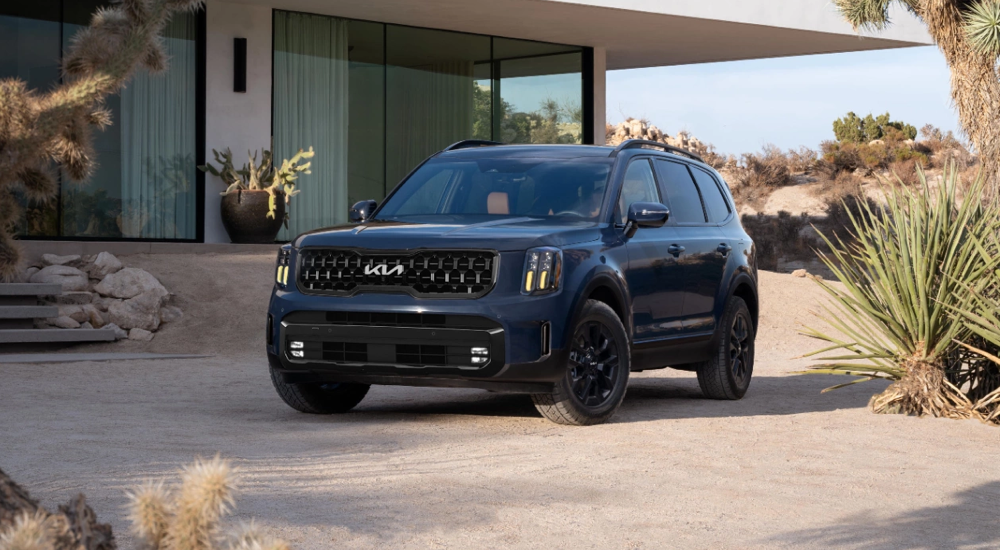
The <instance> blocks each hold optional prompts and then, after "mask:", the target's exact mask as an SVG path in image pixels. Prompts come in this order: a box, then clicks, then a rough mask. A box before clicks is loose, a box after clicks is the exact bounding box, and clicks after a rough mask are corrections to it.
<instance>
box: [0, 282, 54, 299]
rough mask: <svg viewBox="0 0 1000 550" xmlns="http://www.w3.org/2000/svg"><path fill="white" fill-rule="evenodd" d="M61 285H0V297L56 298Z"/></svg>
mask: <svg viewBox="0 0 1000 550" xmlns="http://www.w3.org/2000/svg"><path fill="white" fill-rule="evenodd" d="M59 294H62V285H59V284H41V283H0V296H57V295H59Z"/></svg>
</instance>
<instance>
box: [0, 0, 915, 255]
mask: <svg viewBox="0 0 1000 550" xmlns="http://www.w3.org/2000/svg"><path fill="white" fill-rule="evenodd" d="M104 3H106V2H103V1H100V0H4V1H3V2H0V78H5V77H18V78H21V79H23V80H25V81H27V82H28V84H29V86H30V87H32V88H37V89H45V88H47V87H49V86H51V85H52V84H53V83H55V82H57V81H58V79H59V78H60V74H59V69H58V67H59V62H60V57H61V52H62V51H63V50H64V48H65V46H66V44H67V43H68V41H69V40H70V38H71V37H72V36H73V34H74V32H76V31H77V30H78V29H79V28H80V27H81V26H82V25H86V24H87V23H88V21H89V18H90V14H91V13H93V12H94V11H95V10H96V9H97V8H98V7H99V6H100V5H102V4H104ZM898 15H899V17H898V18H897V20H896V21H895V24H894V25H893V26H892V28H891V29H890V30H889V31H887V32H885V33H883V34H880V35H879V36H878V37H867V38H859V37H858V36H857V35H856V33H855V32H854V31H853V30H852V29H851V28H850V27H849V26H848V25H847V24H846V23H844V22H843V21H842V20H841V18H840V16H839V15H838V14H837V12H836V10H835V8H834V6H833V5H832V2H830V1H829V0H705V1H701V2H691V1H681V0H228V1H222V0H207V3H206V7H205V9H204V10H203V11H202V12H200V13H197V14H190V15H186V16H179V17H176V18H175V19H174V21H173V22H172V23H171V24H170V26H169V28H168V29H167V33H166V34H167V36H166V43H167V47H168V49H169V52H170V55H171V61H170V68H169V70H168V71H167V72H166V73H165V74H162V75H155V76H151V75H148V74H145V73H140V74H139V75H137V76H136V78H135V79H134V81H133V82H132V83H131V84H130V85H129V86H128V87H127V88H126V89H125V90H123V91H122V92H121V94H120V95H119V96H116V97H113V98H111V100H110V101H109V107H111V109H112V110H113V111H114V126H112V127H111V128H109V129H108V130H106V131H104V132H102V133H98V135H97V136H96V148H97V150H98V156H99V162H100V167H99V169H98V170H97V172H96V174H95V175H94V177H93V178H92V179H91V180H90V181H88V182H86V183H83V184H77V183H73V182H70V181H63V183H62V188H61V193H60V197H59V199H58V200H57V201H54V202H53V203H52V204H49V205H47V206H35V205H28V208H27V216H26V219H25V222H24V224H23V226H22V227H21V228H20V229H19V233H20V235H21V236H22V238H25V239H41V240H46V241H85V242H86V241H106V240H112V241H136V242H150V241H154V242H157V241H164V242H190V243H218V242H228V238H227V236H226V233H225V231H224V229H223V227H222V224H221V219H220V216H219V201H220V197H219V192H220V191H222V189H223V185H222V184H221V182H220V181H218V180H217V179H215V178H213V177H211V176H206V175H205V174H203V173H201V172H200V171H198V170H197V169H196V166H197V165H198V164H203V163H204V162H205V160H212V153H211V151H212V149H226V148H229V149H231V150H232V151H233V152H234V154H235V156H236V161H237V164H238V165H239V164H242V162H244V155H245V154H246V151H247V150H248V149H259V148H262V147H268V146H270V145H271V144H272V143H273V145H274V147H275V150H276V156H278V157H279V158H281V157H284V156H291V155H292V154H294V152H295V151H296V150H298V149H299V148H308V147H310V146H311V147H313V148H314V150H315V151H316V157H315V158H314V159H313V170H312V171H313V174H312V175H310V176H306V177H304V178H303V180H302V182H301V189H302V194H301V195H299V196H298V197H297V200H296V201H293V204H292V207H291V216H292V225H291V229H290V230H288V231H283V233H282V236H283V237H284V238H289V237H291V236H293V235H294V234H295V233H297V232H300V231H304V230H308V229H313V228H316V227H322V226H325V225H329V224H333V223H337V222H342V221H345V219H346V216H347V209H348V206H349V205H350V204H352V203H353V202H354V201H357V200H360V199H369V198H371V199H381V198H382V197H383V196H384V195H385V194H386V192H387V191H388V190H390V189H391V188H392V187H393V186H394V185H395V184H396V183H397V182H398V181H399V180H400V179H401V178H402V177H404V176H405V175H406V173H407V172H408V171H409V170H410V169H411V168H413V167H414V166H415V165H416V164H417V163H418V162H420V161H421V160H422V159H423V158H424V157H425V156H427V155H429V154H431V153H433V152H435V151H437V150H439V149H440V148H442V147H444V146H446V145H448V144H450V143H453V142H455V141H459V140H461V139H467V138H482V139H493V140H497V141H504V142H534V143H546V142H559V143H602V142H603V139H604V127H605V82H606V79H607V71H609V70H615V69H628V68H638V67H655V66H665V65H680V64H688V63H706V62H718V61H731V60H741V59H753V58H764V57H777V56H791V55H807V54H820V53H832V52H847V51H858V50H874V49H883V48H899V47H907V46H915V45H924V44H927V43H929V41H928V38H927V36H926V34H925V33H924V31H923V29H922V27H921V26H920V24H919V23H918V22H917V21H916V20H915V19H912V18H910V17H909V16H908V15H907V14H905V13H900V14H898ZM237 39H245V42H243V41H241V40H237ZM244 47H245V49H244ZM243 52H245V55H243ZM663 99H664V100H665V101H669V99H670V90H669V89H665V90H663ZM666 122H669V121H666ZM64 249H65V247H64Z"/></svg>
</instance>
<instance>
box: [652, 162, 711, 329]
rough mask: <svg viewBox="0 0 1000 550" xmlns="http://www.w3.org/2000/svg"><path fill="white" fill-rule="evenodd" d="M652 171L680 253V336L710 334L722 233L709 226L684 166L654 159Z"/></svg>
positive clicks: (684, 164) (691, 176) (701, 200)
mask: <svg viewBox="0 0 1000 550" xmlns="http://www.w3.org/2000/svg"><path fill="white" fill-rule="evenodd" d="M656 167H657V172H658V174H659V175H660V181H661V184H662V187H663V192H664V194H665V195H666V196H667V200H668V201H669V202H670V204H669V205H668V206H669V207H670V218H671V220H672V224H673V226H674V227H675V229H676V237H677V243H676V244H677V245H678V246H677V247H674V248H673V250H675V251H676V250H680V255H679V256H678V262H679V264H680V265H681V266H682V268H683V269H682V271H683V273H682V276H683V278H684V284H683V288H684V291H683V293H684V305H683V306H682V313H681V315H682V317H683V321H682V325H683V326H682V329H681V330H682V334H684V335H686V336H698V335H706V334H710V333H712V332H713V331H714V330H715V315H714V310H715V294H716V291H717V290H718V288H719V284H720V283H721V281H722V273H723V268H724V267H725V258H724V257H723V256H722V254H721V253H720V252H719V244H720V242H722V230H721V229H720V228H719V226H718V225H717V224H713V223H711V222H710V218H709V213H708V211H707V209H706V207H705V201H704V200H703V198H702V194H701V192H700V190H699V188H698V185H696V183H695V177H694V176H693V175H692V172H691V170H690V169H689V168H688V165H687V163H684V162H680V161H676V162H675V161H672V160H666V159H657V160H656Z"/></svg>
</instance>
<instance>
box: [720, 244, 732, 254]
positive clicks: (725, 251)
mask: <svg viewBox="0 0 1000 550" xmlns="http://www.w3.org/2000/svg"><path fill="white" fill-rule="evenodd" d="M732 249H733V247H731V246H729V245H728V244H726V243H719V248H716V250H718V251H719V254H722V255H723V256H727V255H729V252H730V251H731V250H732Z"/></svg>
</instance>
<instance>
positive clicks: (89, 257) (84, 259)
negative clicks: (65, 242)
mask: <svg viewBox="0 0 1000 550" xmlns="http://www.w3.org/2000/svg"><path fill="white" fill-rule="evenodd" d="M96 258H97V256H94V255H93V254H84V255H83V256H81V257H80V263H82V264H92V263H94V260H95V259H96Z"/></svg>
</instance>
